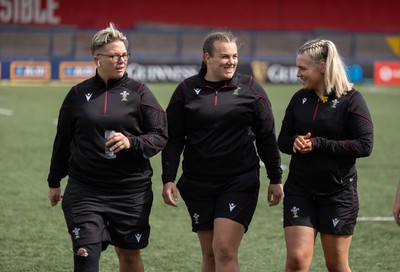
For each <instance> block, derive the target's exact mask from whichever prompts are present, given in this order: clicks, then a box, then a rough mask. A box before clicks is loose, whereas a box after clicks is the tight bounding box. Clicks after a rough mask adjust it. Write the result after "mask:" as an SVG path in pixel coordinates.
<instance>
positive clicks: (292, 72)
mask: <svg viewBox="0 0 400 272" xmlns="http://www.w3.org/2000/svg"><path fill="white" fill-rule="evenodd" d="M268 79H269V80H270V81H271V82H272V83H298V82H299V79H298V78H297V67H296V66H283V65H281V64H272V65H270V66H269V68H268Z"/></svg>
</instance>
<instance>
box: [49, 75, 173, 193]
mask: <svg viewBox="0 0 400 272" xmlns="http://www.w3.org/2000/svg"><path fill="white" fill-rule="evenodd" d="M105 130H115V131H116V132H121V133H123V134H124V135H125V136H127V137H128V138H129V140H130V143H131V148H130V149H124V150H122V151H120V152H118V153H117V157H116V158H115V159H107V158H105V155H104V153H105V152H104V150H105V138H104V132H105ZM167 135H168V134H167V118H166V113H165V111H164V110H163V109H162V107H161V106H160V104H159V103H158V101H157V99H156V97H155V96H154V95H153V93H152V92H151V91H150V89H149V88H148V87H147V86H146V85H145V84H143V83H140V82H138V81H135V80H133V79H131V78H129V77H128V75H127V74H126V73H125V75H124V76H123V77H122V78H121V79H119V80H110V81H109V82H108V84H107V87H106V84H105V82H104V81H103V80H102V79H101V78H100V77H99V75H98V74H96V75H95V76H94V77H92V78H90V79H88V80H85V81H83V82H81V83H79V84H78V85H76V86H74V87H72V88H71V90H70V91H69V93H68V94H67V95H66V97H65V99H64V102H63V104H62V106H61V109H60V113H59V119H58V125H57V135H56V137H55V140H54V146H53V154H52V158H51V165H50V173H49V176H48V183H49V186H50V187H51V188H57V187H59V186H60V181H61V179H62V178H64V177H65V176H66V175H68V176H70V177H71V178H73V179H74V180H77V181H79V182H84V183H87V184H89V185H91V186H94V187H97V188H105V189H108V188H114V189H118V188H120V189H134V190H135V189H141V188H145V187H146V186H148V185H149V183H150V182H151V176H152V174H153V170H152V168H151V166H150V162H149V158H150V157H152V156H154V155H156V154H157V153H158V152H159V151H161V150H162V149H163V148H164V146H165V144H166V142H167Z"/></svg>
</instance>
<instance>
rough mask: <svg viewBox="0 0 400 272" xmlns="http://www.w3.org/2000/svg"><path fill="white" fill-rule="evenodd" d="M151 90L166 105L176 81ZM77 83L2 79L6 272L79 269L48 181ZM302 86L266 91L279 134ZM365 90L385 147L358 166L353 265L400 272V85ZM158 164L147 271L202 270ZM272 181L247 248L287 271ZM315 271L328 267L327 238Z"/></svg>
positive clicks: (247, 263)
mask: <svg viewBox="0 0 400 272" xmlns="http://www.w3.org/2000/svg"><path fill="white" fill-rule="evenodd" d="M148 85H149V87H150V88H151V89H152V90H153V92H154V93H155V95H156V96H157V97H158V99H159V101H160V103H161V104H162V106H163V107H164V108H165V107H166V106H167V104H168V101H169V98H170V96H171V94H172V92H173V90H174V88H175V86H176V84H175V83H172V84H148ZM70 86H71V85H69V84H68V85H60V84H42V85H40V84H25V85H13V84H10V83H0V129H1V131H0V150H1V156H0V184H1V190H0V246H1V247H0V248H1V254H0V271H13V272H17V271H23V272H30V271H32V272H33V271H34V272H38V271H40V272H42V271H43V272H47V271H51V272H61V271H72V250H71V242H70V239H69V236H68V233H67V230H66V226H65V222H64V218H63V214H62V210H61V206H60V205H58V206H56V207H54V208H52V207H51V206H50V203H49V201H48V199H47V192H48V187H47V182H46V178H47V174H48V169H49V162H50V156H51V149H52V144H53V139H54V136H55V132H56V127H55V122H56V119H57V115H58V110H59V107H60V105H61V102H62V100H63V98H64V96H65V94H66V92H67V91H68V90H69V88H70ZM298 88H299V86H298V85H265V89H266V90H267V93H268V95H269V97H270V99H271V101H272V105H273V111H274V114H275V119H276V131H277V133H279V130H280V125H281V121H282V118H283V114H284V111H285V108H286V106H287V104H288V102H289V99H290V98H291V96H292V94H293V93H294V91H296V90H297V89H298ZM356 88H357V89H358V90H359V91H361V92H362V93H363V95H364V97H365V99H366V101H367V103H368V105H369V108H370V111H371V114H372V118H373V122H374V129H375V143H374V150H373V153H372V155H371V156H370V157H369V158H363V159H359V160H358V172H359V183H358V188H359V194H360V212H359V215H360V218H362V221H361V220H360V221H359V222H358V223H357V226H356V230H355V234H354V236H353V242H352V246H351V251H350V264H351V267H352V270H353V271H369V272H371V271H372V272H373V271H376V272H378V271H399V267H400V258H399V257H398V254H399V251H400V240H399V235H400V228H399V227H398V226H396V225H395V223H394V222H393V220H392V219H391V217H392V205H393V200H394V194H395V189H396V186H397V181H398V179H399V178H400V174H399V169H400V144H399V143H398V140H399V136H398V135H399V132H400V109H399V105H400V89H399V88H398V87H377V86H373V85H360V86H356ZM288 162H289V156H286V155H282V163H283V164H284V165H287V164H288ZM152 165H153V168H154V178H153V184H154V187H153V188H154V194H155V199H154V205H153V209H152V214H151V218H150V221H151V222H150V223H151V227H152V232H151V237H150V245H149V246H148V247H147V248H146V249H144V250H143V251H142V255H143V259H144V263H145V270H146V271H156V272H168V271H171V272H190V271H200V262H201V254H200V248H199V244H198V241H197V236H196V235H195V234H194V233H192V232H191V228H190V220H189V217H188V215H187V213H186V207H185V205H184V203H183V202H182V200H181V199H179V207H178V208H172V207H169V206H166V205H164V204H163V201H162V197H161V190H162V183H161V179H160V177H161V165H160V156H159V155H157V156H156V157H154V158H153V159H152ZM284 175H285V176H286V175H287V170H285V172H284ZM265 176H266V175H265V171H262V176H261V180H262V187H261V194H260V198H259V203H258V207H257V210H256V213H255V215H254V218H253V222H252V224H251V225H250V228H249V231H248V233H247V234H246V235H245V237H244V239H243V241H242V245H241V248H240V255H239V258H240V264H241V271H243V272H261V271H271V272H274V271H284V268H285V242H284V237H283V229H282V206H281V204H280V205H279V206H277V207H272V208H269V207H268V205H267V201H266V194H267V193H266V188H267V179H266V177H265ZM65 183H66V180H64V181H63V183H62V186H63V187H65ZM375 220H376V221H375ZM101 271H118V261H117V257H116V256H115V253H114V251H113V249H112V247H109V248H108V250H107V251H105V252H103V255H102V258H101ZM310 271H326V269H325V266H324V259H323V255H322V250H321V246H320V243H319V241H317V243H316V246H315V253H314V259H313V263H312V266H311V269H310Z"/></svg>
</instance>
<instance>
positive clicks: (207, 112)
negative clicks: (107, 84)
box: [162, 32, 283, 272]
mask: <svg viewBox="0 0 400 272" xmlns="http://www.w3.org/2000/svg"><path fill="white" fill-rule="evenodd" d="M237 64H238V50H237V44H236V38H235V37H234V36H233V35H232V33H230V32H213V33H211V34H210V35H208V36H207V37H206V39H205V42H204V46H203V63H202V68H201V69H200V72H199V74H197V75H194V76H192V77H189V78H187V79H185V80H184V81H183V82H181V83H180V84H179V85H178V87H177V88H176V90H175V92H174V94H173V95H172V97H171V100H170V102H169V105H168V107H167V116H168V133H169V140H168V143H167V145H166V147H165V149H164V150H163V152H162V165H163V174H162V179H163V182H164V189H163V198H164V202H165V203H166V204H168V205H171V206H177V196H178V194H177V188H178V189H179V192H180V195H181V196H182V198H183V200H184V201H185V204H186V206H187V209H188V212H189V216H190V218H191V221H192V230H193V231H194V232H196V233H197V235H198V238H199V241H200V245H201V251H202V271H203V272H211V271H229V272H234V271H239V261H238V251H239V245H240V242H241V240H242V238H243V235H244V233H245V232H246V231H247V230H248V227H249V224H250V222H251V219H252V217H253V214H254V211H255V209H256V205H257V200H258V194H259V187H260V181H259V174H260V173H259V169H260V163H259V161H260V159H261V160H262V161H263V162H264V164H265V166H266V169H267V175H268V178H269V179H270V185H269V187H268V201H269V205H270V206H274V205H277V204H278V203H279V202H280V200H281V199H282V197H283V189H282V184H281V177H282V170H281V167H280V154H279V150H278V147H277V144H276V137H275V131H274V130H275V126H274V117H273V114H272V110H271V104H270V101H269V99H268V96H267V94H266V93H265V91H264V89H263V88H262V86H261V85H260V84H259V83H257V82H256V81H255V80H254V78H253V77H252V76H248V75H244V74H240V73H236V68H237ZM254 142H255V145H254ZM256 147H257V148H256ZM182 152H183V161H182V170H183V174H182V176H181V177H180V178H179V181H178V183H177V187H176V186H175V180H176V175H177V170H178V167H179V163H180V156H181V153H182Z"/></svg>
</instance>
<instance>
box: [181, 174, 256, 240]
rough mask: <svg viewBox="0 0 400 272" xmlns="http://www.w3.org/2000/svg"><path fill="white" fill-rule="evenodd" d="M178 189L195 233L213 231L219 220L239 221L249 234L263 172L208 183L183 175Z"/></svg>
mask: <svg viewBox="0 0 400 272" xmlns="http://www.w3.org/2000/svg"><path fill="white" fill-rule="evenodd" d="M177 187H178V189H179V193H180V195H181V196H182V199H183V200H184V201H185V204H186V206H187V209H188V212H189V215H190V218H191V221H192V231H194V232H197V231H201V230H212V229H213V228H214V219H215V218H229V219H231V220H234V221H236V222H239V223H240V224H242V225H243V226H244V227H245V231H247V229H248V227H249V224H250V222H251V219H252V218H253V215H254V212H255V209H256V206H257V200H258V194H259V190H260V179H259V170H258V169H254V170H252V171H250V172H247V173H244V174H241V175H237V176H234V177H230V178H226V179H215V180H209V181H206V182H204V181H197V180H193V179H189V178H187V177H185V176H184V175H183V176H182V177H181V178H180V179H179V181H178V183H177Z"/></svg>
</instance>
